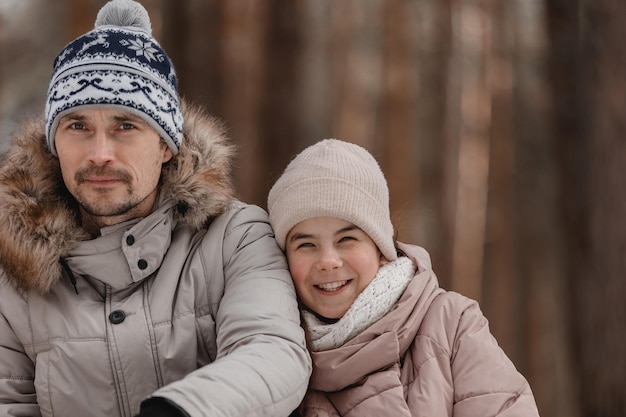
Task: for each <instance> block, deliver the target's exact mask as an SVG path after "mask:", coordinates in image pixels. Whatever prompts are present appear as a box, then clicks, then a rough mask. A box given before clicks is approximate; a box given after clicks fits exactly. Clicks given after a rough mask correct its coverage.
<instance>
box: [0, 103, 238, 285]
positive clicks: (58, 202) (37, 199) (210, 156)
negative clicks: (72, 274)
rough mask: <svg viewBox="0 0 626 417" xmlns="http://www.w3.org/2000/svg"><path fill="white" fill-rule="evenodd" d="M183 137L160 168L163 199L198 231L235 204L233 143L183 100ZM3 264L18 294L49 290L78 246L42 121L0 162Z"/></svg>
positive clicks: (76, 220) (74, 219)
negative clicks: (175, 151) (232, 172)
mask: <svg viewBox="0 0 626 417" xmlns="http://www.w3.org/2000/svg"><path fill="white" fill-rule="evenodd" d="M183 112H184V117H185V129H184V131H185V137H184V140H183V143H182V145H181V147H180V150H179V152H178V154H176V155H175V156H174V158H172V160H171V161H169V162H168V163H167V164H166V165H165V166H164V167H163V172H162V183H161V191H160V195H161V201H164V200H167V201H174V202H176V204H177V208H178V210H177V213H176V216H177V220H178V222H180V223H184V224H188V225H190V226H192V227H195V228H201V227H205V226H206V225H207V224H208V222H209V221H210V219H211V218H212V217H214V216H217V215H219V214H221V213H223V212H224V210H225V208H226V207H227V206H228V204H229V203H230V202H232V200H233V199H234V188H233V185H232V181H231V165H232V159H233V157H234V152H235V151H234V146H233V145H232V144H231V143H230V142H229V140H228V138H227V137H226V134H225V129H224V127H223V125H222V124H221V123H219V122H218V121H217V120H215V119H213V118H211V117H210V116H208V115H206V114H205V113H204V112H203V111H201V110H200V109H198V108H196V107H193V106H190V105H188V104H186V103H183ZM0 224H2V228H1V229H0V266H1V267H2V269H3V270H4V273H5V274H6V275H7V277H8V278H9V279H11V280H12V281H13V282H14V284H15V285H16V286H17V287H18V288H20V289H22V290H29V289H36V290H38V291H39V292H40V293H47V292H48V291H49V289H50V287H51V286H52V285H53V284H54V283H55V282H56V281H57V280H58V279H59V277H60V276H61V273H62V272H61V264H60V262H59V260H60V258H62V257H64V256H65V255H66V254H67V253H68V252H69V251H70V250H71V249H73V248H74V247H75V246H76V244H77V243H78V242H79V241H82V240H86V239H89V236H88V235H87V234H86V233H85V231H84V230H83V229H82V227H81V224H80V216H79V214H78V206H77V203H76V201H75V200H74V198H73V197H72V196H71V195H70V194H69V192H68V191H67V189H66V188H65V185H64V183H63V179H62V176H61V169H60V166H59V161H58V159H57V158H56V157H54V156H53V155H52V154H51V153H50V151H49V150H48V148H47V145H46V138H45V133H44V124H43V120H37V121H35V120H30V121H27V122H25V123H24V125H23V127H22V129H21V130H20V131H19V132H18V133H17V134H15V135H14V137H13V143H12V146H11V148H10V149H9V150H8V151H7V153H6V154H5V155H4V157H3V160H2V163H1V165H0Z"/></svg>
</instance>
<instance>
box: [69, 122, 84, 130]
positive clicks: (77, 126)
mask: <svg viewBox="0 0 626 417" xmlns="http://www.w3.org/2000/svg"><path fill="white" fill-rule="evenodd" d="M69 128H70V129H73V130H83V129H84V128H85V125H84V124H82V123H80V122H74V123H72V124H70V126H69Z"/></svg>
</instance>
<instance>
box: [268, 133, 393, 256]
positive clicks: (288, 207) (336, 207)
mask: <svg viewBox="0 0 626 417" xmlns="http://www.w3.org/2000/svg"><path fill="white" fill-rule="evenodd" d="M267 206H268V212H269V217H270V223H271V225H272V228H273V229H274V234H275V236H276V241H277V242H278V245H279V246H280V248H281V249H282V250H283V251H284V250H285V241H286V239H287V235H288V234H289V231H290V230H291V229H292V228H293V227H294V226H295V225H296V224H298V223H300V222H301V221H303V220H307V219H310V218H313V217H337V218H340V219H343V220H345V221H347V222H350V223H352V224H354V225H355V226H357V227H359V228H360V229H361V230H363V231H364V232H365V233H367V235H368V236H369V237H370V238H371V239H372V240H373V241H374V243H376V246H378V248H379V249H380V251H381V252H382V254H383V255H384V256H385V258H387V259H388V260H390V261H392V260H395V259H396V258H397V252H396V249H395V245H394V240H393V225H392V224H391V217H390V214H389V188H388V186H387V181H386V180H385V176H384V175H383V172H382V171H381V169H380V167H379V165H378V162H376V160H375V159H374V157H373V156H372V155H371V154H370V153H369V152H368V151H367V150H365V149H364V148H362V147H361V146H359V145H355V144H353V143H348V142H343V141H340V140H337V139H324V140H322V141H320V142H318V143H316V144H314V145H312V146H309V147H308V148H306V149H305V150H303V151H302V152H301V153H300V154H299V155H297V156H296V157H295V158H294V159H293V160H292V161H291V162H290V163H289V165H287V168H285V171H284V172H283V174H282V175H281V177H280V178H279V179H278V180H277V181H276V183H275V184H274V186H273V187H272V189H271V190H270V193H269V196H268V200H267Z"/></svg>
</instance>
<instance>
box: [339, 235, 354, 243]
mask: <svg viewBox="0 0 626 417" xmlns="http://www.w3.org/2000/svg"><path fill="white" fill-rule="evenodd" d="M351 240H356V238H355V237H354V236H342V237H341V238H339V241H340V242H349V241H351Z"/></svg>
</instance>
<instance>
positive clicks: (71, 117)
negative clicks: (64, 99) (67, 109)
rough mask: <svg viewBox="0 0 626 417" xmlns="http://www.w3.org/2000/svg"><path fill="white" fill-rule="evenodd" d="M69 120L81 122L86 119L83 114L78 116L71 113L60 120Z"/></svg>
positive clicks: (75, 113)
mask: <svg viewBox="0 0 626 417" xmlns="http://www.w3.org/2000/svg"><path fill="white" fill-rule="evenodd" d="M69 119H71V120H80V121H82V120H85V119H87V116H85V115H84V114H80V113H78V112H71V113H68V114H66V115H65V116H63V117H61V120H69Z"/></svg>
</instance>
